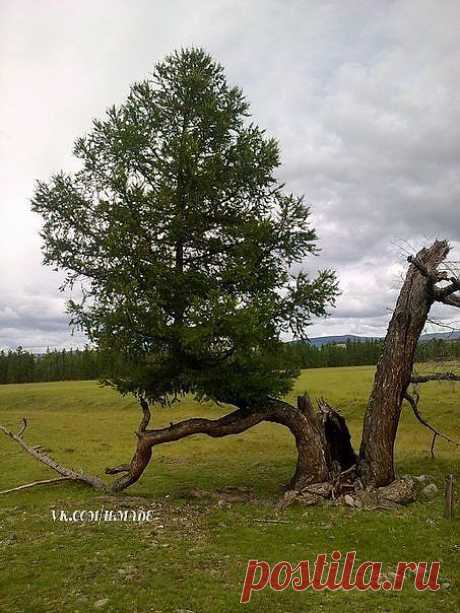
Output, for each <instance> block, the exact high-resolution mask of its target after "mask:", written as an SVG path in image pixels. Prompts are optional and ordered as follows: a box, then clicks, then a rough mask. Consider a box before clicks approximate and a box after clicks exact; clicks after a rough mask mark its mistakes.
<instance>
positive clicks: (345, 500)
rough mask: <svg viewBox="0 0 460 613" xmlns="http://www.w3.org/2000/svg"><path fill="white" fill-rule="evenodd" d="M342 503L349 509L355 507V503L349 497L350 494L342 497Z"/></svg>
mask: <svg viewBox="0 0 460 613" xmlns="http://www.w3.org/2000/svg"><path fill="white" fill-rule="evenodd" d="M343 501H344V503H345V504H346V505H348V506H349V507H354V506H355V501H354V500H353V497H352V496H350V494H345V496H344V497H343Z"/></svg>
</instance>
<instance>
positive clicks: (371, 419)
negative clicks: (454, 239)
mask: <svg viewBox="0 0 460 613" xmlns="http://www.w3.org/2000/svg"><path fill="white" fill-rule="evenodd" d="M448 252H449V246H448V244H447V242H446V241H435V242H434V243H433V245H431V247H429V248H425V249H422V250H421V251H419V253H418V254H417V256H416V257H415V258H411V259H410V260H409V261H411V262H412V263H411V266H410V267H409V269H408V271H407V274H406V278H405V281H404V284H403V287H402V289H401V292H400V294H399V298H398V301H397V304H396V308H395V310H394V313H393V316H392V318H391V321H390V324H389V326H388V331H387V335H386V337H385V342H384V346H383V352H382V355H381V357H380V359H379V362H378V364H377V370H376V374H375V378H374V385H373V388H372V392H371V395H370V398H369V403H368V406H367V411H366V414H365V418H364V428H363V438H362V442H361V449H360V472H361V476H362V480H363V481H364V483H366V484H368V485H373V486H376V487H380V486H384V485H387V484H389V483H391V482H392V481H393V480H394V475H395V473H394V465H393V448H394V442H395V437H396V431H397V428H398V423H399V417H400V413H401V404H402V401H403V399H404V396H405V394H406V390H407V386H408V385H409V383H410V379H411V374H412V368H413V363H414V358H415V350H416V348H417V342H418V339H419V336H420V334H421V332H422V330H423V327H424V325H425V323H426V320H427V317H428V313H429V311H430V308H431V305H432V304H433V301H434V299H435V295H434V284H435V283H436V281H439V280H440V279H442V278H443V277H442V275H439V274H438V273H437V267H438V266H439V264H440V263H441V262H442V261H443V260H444V259H445V258H446V256H447V254H448Z"/></svg>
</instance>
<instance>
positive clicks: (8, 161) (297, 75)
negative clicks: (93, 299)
mask: <svg viewBox="0 0 460 613" xmlns="http://www.w3.org/2000/svg"><path fill="white" fill-rule="evenodd" d="M459 28H460V4H459V3H458V1H457V0H451V1H450V0H442V2H439V0H407V1H405V0H401V1H398V0H394V1H392V0H388V1H384V0H372V1H366V0H349V1H346V2H344V1H343V0H337V1H335V2H332V1H331V2H329V1H324V0H323V1H320V0H318V1H316V0H303V1H295V0H278V1H276V0H251V1H248V0H195V1H194V2H190V1H179V0H167V1H166V0H157V1H156V2H152V1H150V0H91V1H87V0H78V2H75V1H74V0H59V1H58V0H55V1H51V0H40V2H37V1H35V0H21V2H17V1H15V0H0V91H1V96H0V185H1V194H0V241H1V258H0V281H1V285H0V346H11V347H15V346H17V345H18V344H22V345H23V346H25V347H29V348H33V349H35V350H38V349H39V348H44V347H46V346H48V345H49V346H63V345H74V346H75V345H78V344H80V343H81V342H83V340H84V339H83V338H82V337H81V335H80V336H79V335H75V336H71V335H70V333H69V330H68V323H67V317H66V315H65V307H64V303H65V297H64V296H62V295H61V294H60V293H59V290H58V288H59V285H60V281H61V275H60V273H57V272H53V271H52V270H49V269H45V268H44V267H43V266H42V264H41V253H40V239H39V236H38V232H39V228H40V219H39V218H38V217H37V216H36V215H34V214H32V213H31V212H30V204H29V201H30V197H31V193H32V190H33V184H34V180H35V179H37V178H40V179H46V178H48V177H49V176H50V175H51V174H52V173H53V172H55V171H57V170H59V169H68V170H71V169H72V168H73V161H72V157H71V150H72V143H73V141H74V139H75V138H76V137H77V136H79V135H81V134H82V133H83V132H85V131H86V130H87V129H88V127H89V125H90V122H91V120H92V119H93V118H95V117H100V116H102V115H103V113H104V111H105V109H106V108H107V107H108V106H109V105H111V104H113V103H120V102H122V101H123V100H124V98H125V97H126V95H127V93H128V88H129V85H130V83H132V82H134V81H136V80H140V79H142V78H143V77H145V75H146V74H147V73H149V72H150V71H151V69H152V66H153V64H154V62H156V61H158V60H160V59H162V58H163V57H164V56H165V55H166V54H167V53H169V52H171V51H172V50H173V49H175V48H177V47H181V46H187V45H196V46H204V47H205V48H206V49H207V50H208V51H209V52H211V53H212V54H213V55H214V56H215V57H216V58H217V59H218V60H219V61H220V62H221V63H222V64H223V65H224V66H225V68H226V72H227V76H228V79H229V81H230V82H232V83H235V84H238V85H240V86H241V87H242V88H243V91H244V92H245V94H246V96H247V98H248V99H249V101H250V102H251V104H252V112H253V116H254V118H255V120H256V121H257V123H258V124H259V125H261V126H263V127H265V128H266V129H267V131H268V132H270V133H271V134H273V135H274V136H276V137H277V138H278V139H279V141H280V145H281V150H282V156H283V157H282V159H283V168H282V170H281V174H282V178H283V179H284V180H285V181H286V182H287V185H288V187H289V188H290V189H291V190H292V191H294V192H296V193H304V194H305V196H306V200H307V201H308V202H310V203H311V204H312V210H313V218H314V224H315V226H316V228H317V231H318V234H319V236H320V246H321V248H322V253H321V256H320V257H318V258H315V259H314V260H312V259H311V258H310V260H308V261H307V262H306V263H305V266H306V267H307V268H308V269H311V270H314V269H316V268H318V267H324V266H333V267H335V268H336V270H337V271H338V274H339V277H340V285H341V290H342V296H341V298H340V300H339V301H338V304H337V308H336V309H335V311H334V313H333V315H332V317H331V318H330V319H328V320H326V321H318V322H315V323H314V325H313V326H312V328H311V335H312V336H318V335H324V334H342V333H354V334H361V335H369V334H378V335H382V334H384V331H385V327H386V323H387V321H388V314H389V313H390V311H391V308H392V305H393V304H394V300H395V296H396V293H397V290H398V287H399V286H400V284H401V274H402V272H403V270H404V259H405V257H407V255H408V253H412V252H414V251H415V250H416V249H417V248H418V247H420V246H421V245H423V244H426V243H427V242H429V241H431V240H432V239H434V238H436V237H439V238H447V239H448V240H450V241H451V242H452V245H453V251H452V259H453V260H460V220H459V204H460V181H459V178H460V176H459V171H460V168H459V166H460V121H459V111H460V86H459V83H460V42H459V37H458V34H459V31H460V30H459ZM433 315H434V317H436V318H438V319H442V320H443V321H445V322H452V321H456V322H457V324H456V325H460V324H459V322H458V319H459V318H460V316H459V314H458V310H457V313H455V312H452V311H451V310H449V309H447V308H446V307H443V308H442V309H438V310H435V311H434V314H433ZM433 330H434V328H433V327H432V326H431V328H430V329H429V331H433Z"/></svg>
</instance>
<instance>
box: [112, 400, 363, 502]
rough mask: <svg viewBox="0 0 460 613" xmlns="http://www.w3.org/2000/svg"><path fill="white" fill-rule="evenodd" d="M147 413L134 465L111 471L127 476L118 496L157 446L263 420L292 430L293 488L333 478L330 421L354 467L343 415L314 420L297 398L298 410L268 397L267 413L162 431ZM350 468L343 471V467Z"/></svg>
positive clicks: (117, 486)
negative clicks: (153, 425) (151, 424)
mask: <svg viewBox="0 0 460 613" xmlns="http://www.w3.org/2000/svg"><path fill="white" fill-rule="evenodd" d="M142 408H143V411H144V418H143V421H142V423H143V426H144V429H143V430H140V431H139V432H138V433H137V436H138V442H137V448H136V451H135V453H134V456H133V458H132V460H131V463H130V464H129V465H122V466H119V467H115V468H107V469H106V474H116V473H119V472H126V474H125V475H124V476H123V477H120V478H119V479H117V480H116V481H115V482H114V483H113V486H112V491H114V492H119V491H121V490H123V489H125V488H127V487H129V486H130V485H132V484H133V483H136V481H138V479H139V478H140V477H141V475H142V473H143V472H144V470H145V468H146V467H147V465H148V464H149V462H150V459H151V457H152V449H153V447H154V446H155V445H160V444H161V443H168V442H172V441H177V440H179V439H181V438H184V437H187V436H191V435H193V434H207V435H208V436H211V437H222V436H228V435H230V434H240V433H241V432H244V431H245V430H247V429H248V428H251V427H253V426H255V425H257V424H258V423H261V422H263V421H270V422H274V423H278V424H281V425H283V426H285V427H287V428H289V430H290V431H291V433H292V434H293V436H294V438H295V441H296V447H297V465H296V470H295V472H294V475H293V477H292V479H291V480H290V482H289V485H288V487H289V488H290V489H301V488H302V487H305V485H308V484H309V483H317V482H323V481H327V480H328V478H329V477H330V473H331V467H332V465H333V464H334V462H335V463H336V462H337V460H338V458H337V457H336V456H335V454H334V453H331V451H330V450H331V449H332V448H333V445H332V444H331V440H332V439H331V438H330V437H331V435H330V434H329V435H328V434H327V433H330V432H333V436H334V438H335V437H336V436H337V425H336V426H335V429H334V428H330V427H328V428H327V427H326V424H329V420H331V419H335V423H336V424H337V423H340V424H341V426H340V428H341V430H342V431H341V433H340V434H341V436H343V437H344V440H346V441H347V443H348V448H347V449H346V453H345V455H344V457H348V458H351V457H352V458H353V463H354V452H353V450H352V449H351V445H350V442H349V441H350V435H349V432H348V429H347V427H346V424H345V421H344V420H343V418H341V417H340V416H339V417H340V420H341V421H340V420H338V419H337V418H336V416H338V414H337V413H336V412H335V411H333V409H331V408H330V407H329V410H330V412H329V414H328V416H327V417H324V416H323V421H322V422H321V420H319V419H318V418H317V417H316V416H315V414H314V412H313V408H312V406H311V403H310V401H309V399H308V398H307V397H306V396H302V397H299V398H298V404H297V407H295V406H293V405H291V404H288V403H286V402H283V401H281V400H277V399H274V398H267V399H266V401H265V403H264V408H263V409H256V410H252V411H248V410H244V409H237V410H236V411H233V412H232V413H229V414H228V415H225V416H224V417H221V418H219V419H204V418H193V419H187V420H185V421H182V422H179V423H177V424H171V425H170V426H169V427H168V428H161V429H158V430H147V429H146V426H147V424H148V420H147V423H146V418H145V414H146V413H145V408H144V406H143V407H142ZM345 431H346V432H345ZM328 436H329V438H328ZM341 459H342V456H341ZM348 467H349V466H344V467H343V468H348Z"/></svg>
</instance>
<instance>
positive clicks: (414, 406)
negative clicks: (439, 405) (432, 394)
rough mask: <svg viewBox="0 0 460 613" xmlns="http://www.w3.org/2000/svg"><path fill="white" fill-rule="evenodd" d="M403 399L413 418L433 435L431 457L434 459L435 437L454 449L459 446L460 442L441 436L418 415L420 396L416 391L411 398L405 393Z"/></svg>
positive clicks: (440, 433) (441, 434) (445, 435)
mask: <svg viewBox="0 0 460 613" xmlns="http://www.w3.org/2000/svg"><path fill="white" fill-rule="evenodd" d="M404 398H405V399H406V400H407V401H408V403H409V404H410V405H411V407H412V410H413V412H414V415H415V417H416V418H417V420H418V421H419V422H420V423H421V424H422V425H423V426H425V428H428V430H430V431H431V432H432V433H433V440H432V442H431V457H432V458H434V447H435V444H436V439H437V437H440V438H443V439H444V440H445V441H447V442H448V443H451V444H452V445H455V446H456V447H459V446H460V442H458V441H455V440H454V439H452V438H450V437H449V436H447V434H443V433H442V432H440V431H439V430H437V429H436V428H434V427H433V426H432V425H431V424H429V423H428V422H427V421H426V419H425V418H424V417H423V416H422V414H421V413H420V411H419V409H418V406H417V405H418V402H419V400H420V396H419V394H418V393H417V391H415V393H414V395H413V396H411V395H410V394H409V393H408V392H406V394H405V395H404Z"/></svg>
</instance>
